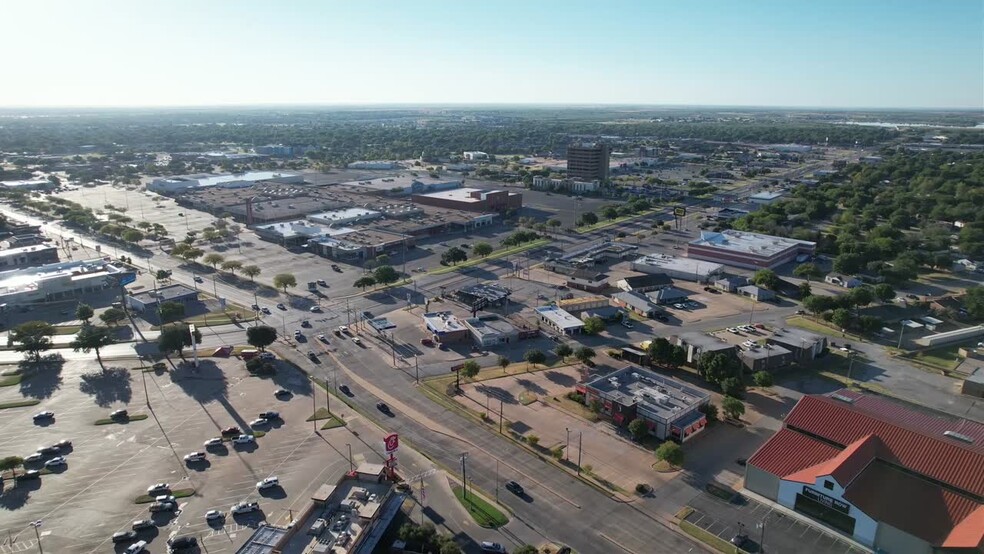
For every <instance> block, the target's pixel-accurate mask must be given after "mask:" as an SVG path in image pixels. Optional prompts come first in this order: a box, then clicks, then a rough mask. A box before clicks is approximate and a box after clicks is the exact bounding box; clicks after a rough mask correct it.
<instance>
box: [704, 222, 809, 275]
mask: <svg viewBox="0 0 984 554" xmlns="http://www.w3.org/2000/svg"><path fill="white" fill-rule="evenodd" d="M816 247H817V245H816V243H815V242H809V241H805V240H796V239H789V238H783V237H774V236H771V235H762V234H759V233H749V232H747V231H735V230H732V229H728V230H725V231H721V232H720V233H717V232H712V231H701V232H700V238H698V239H695V240H692V241H690V242H689V243H688V244H687V257H688V258H693V259H697V260H708V261H712V262H718V263H722V264H727V265H730V266H733V267H743V268H747V269H762V268H768V269H773V268H776V267H778V266H780V265H782V264H785V263H788V262H791V261H793V260H795V259H796V257H797V256H801V255H807V256H812V255H813V253H814V252H815V251H816Z"/></svg>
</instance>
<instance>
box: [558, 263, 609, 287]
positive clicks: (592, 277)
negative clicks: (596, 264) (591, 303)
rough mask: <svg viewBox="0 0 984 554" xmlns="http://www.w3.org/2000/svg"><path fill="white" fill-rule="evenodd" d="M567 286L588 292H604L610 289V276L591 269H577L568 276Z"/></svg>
mask: <svg viewBox="0 0 984 554" xmlns="http://www.w3.org/2000/svg"><path fill="white" fill-rule="evenodd" d="M566 285H567V286H568V287H570V288H572V289H578V290H583V291H586V292H603V291H605V290H606V289H608V275H606V274H604V273H598V272H597V271H591V270H589V269H577V270H575V271H574V272H573V273H572V274H570V275H568V276H567V281H566Z"/></svg>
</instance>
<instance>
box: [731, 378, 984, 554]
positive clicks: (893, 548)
mask: <svg viewBox="0 0 984 554" xmlns="http://www.w3.org/2000/svg"><path fill="white" fill-rule="evenodd" d="M982 475H984V425H982V424H980V423H977V422H974V421H970V420H966V419H962V418H958V417H954V416H950V415H947V414H943V413H938V412H932V411H930V410H928V409H927V408H924V407H918V408H917V407H914V406H910V405H907V404H903V403H901V402H898V401H895V400H891V399H889V398H888V397H885V396H874V395H866V394H861V393H857V392H853V391H850V390H847V389H842V390H839V391H836V392H834V393H831V394H829V395H806V396H804V397H802V398H801V399H800V400H799V402H797V404H796V406H794V407H793V409H792V410H791V411H790V412H789V414H788V415H787V416H786V419H785V422H784V425H783V428H782V429H780V430H779V432H778V433H776V434H775V435H774V436H773V437H772V438H771V439H769V440H768V441H767V442H766V443H765V444H764V445H762V447H760V448H759V449H758V451H756V452H755V454H754V455H753V456H752V457H751V458H749V459H748V462H747V465H746V467H745V487H746V488H747V489H748V490H750V491H752V492H754V493H757V494H759V495H761V496H764V497H765V498H768V499H769V500H772V501H774V502H777V503H778V504H781V505H782V506H785V507H786V508H789V509H792V510H795V511H796V512H798V513H800V514H803V515H805V516H807V517H809V518H812V519H814V520H817V521H818V522H820V523H822V524H824V525H826V526H827V527H830V528H831V529H833V530H835V531H838V532H840V533H843V534H845V535H847V536H849V537H851V538H852V539H854V540H855V541H857V542H859V543H861V544H863V545H865V546H867V547H869V548H871V549H873V550H875V551H876V552H904V553H906V554H909V553H913V554H932V553H939V552H948V553H949V552H981V550H982V549H984V479H982V478H981V476H982Z"/></svg>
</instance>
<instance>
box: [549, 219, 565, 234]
mask: <svg viewBox="0 0 984 554" xmlns="http://www.w3.org/2000/svg"><path fill="white" fill-rule="evenodd" d="M561 225H562V223H561V222H560V220H559V219H548V220H547V227H550V228H551V229H553V230H554V231H556V230H557V227H560V226H561Z"/></svg>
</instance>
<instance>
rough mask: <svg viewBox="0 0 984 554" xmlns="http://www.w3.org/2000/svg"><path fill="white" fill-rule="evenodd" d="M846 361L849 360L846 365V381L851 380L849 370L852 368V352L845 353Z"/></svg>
mask: <svg viewBox="0 0 984 554" xmlns="http://www.w3.org/2000/svg"><path fill="white" fill-rule="evenodd" d="M847 359H848V360H849V362H848V364H847V380H848V381H850V380H851V369H852V368H854V351H853V350H852V351H850V352H848V353H847Z"/></svg>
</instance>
